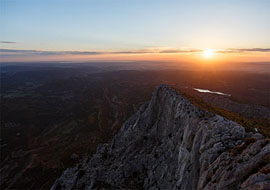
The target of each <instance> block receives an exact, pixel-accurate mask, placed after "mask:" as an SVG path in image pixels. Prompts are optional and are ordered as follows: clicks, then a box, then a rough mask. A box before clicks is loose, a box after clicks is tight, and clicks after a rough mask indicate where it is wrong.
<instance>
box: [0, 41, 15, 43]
mask: <svg viewBox="0 0 270 190" xmlns="http://www.w3.org/2000/svg"><path fill="white" fill-rule="evenodd" d="M0 43H1V44H16V43H17V42H12V41H0Z"/></svg>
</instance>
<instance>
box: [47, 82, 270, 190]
mask: <svg viewBox="0 0 270 190" xmlns="http://www.w3.org/2000/svg"><path fill="white" fill-rule="evenodd" d="M269 162H270V143H269V139H266V138H264V137H263V136H262V135H261V134H259V133H257V134H254V133H251V132H250V133H247V132H245V129H244V128H243V127H242V126H239V125H238V124H236V123H235V122H233V121H230V120H227V119H225V118H223V117H221V116H218V115H215V114H212V113H208V112H206V111H203V110H200V109H198V108H197V107H195V106H194V105H192V104H191V103H190V102H189V101H187V100H186V99H184V98H183V97H182V96H180V95H179V94H177V93H176V92H175V91H174V90H173V89H171V88H169V87H168V86H166V85H161V86H159V87H158V88H157V89H156V90H155V92H154V93H153V96H152V99H151V101H150V102H149V103H148V104H145V105H143V106H142V107H141V108H140V110H139V111H138V112H137V113H136V114H134V115H133V116H132V117H131V118H129V119H128V120H127V121H126V122H125V123H124V124H123V126H122V128H121V130H120V131H119V132H118V133H117V134H116V135H115V136H114V138H113V139H112V140H111V141H110V142H109V143H108V144H104V145H101V146H100V147H99V148H98V149H97V152H96V154H95V155H94V156H93V157H92V158H91V159H87V160H85V161H84V162H83V163H81V164H79V165H77V166H76V167H74V168H70V169H67V170H66V171H65V172H64V173H63V174H62V176H61V177H60V178H59V179H57V180H56V182H55V184H54V185H53V186H52V189H182V190H193V189H194V190H195V189H209V190H214V189H220V190H226V189H230V190H231V189H252V190H253V189H269V187H270V173H269V172H270V164H269Z"/></svg>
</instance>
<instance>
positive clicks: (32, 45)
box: [0, 0, 270, 62]
mask: <svg viewBox="0 0 270 190" xmlns="http://www.w3.org/2000/svg"><path fill="white" fill-rule="evenodd" d="M0 2H1V6H0V7H1V10H0V14H1V15H0V22H1V30H0V49H1V50H0V61H1V62H5V61H39V60H40V61H46V60H48V61H53V60H66V61H68V60H78V61H87V60H166V61H170V60H172V61H198V60H204V59H205V60H207V59H208V60H209V59H212V60H215V61H221V60H222V61H236V62H237V61H240V62H241V61H245V62H246V61H247V62H248V61H250V62H268V61H270V55H269V53H270V37H269V32H270V30H269V28H270V24H269V23H270V22H269V20H270V14H269V7H270V1H269V0H218V1H217V0H196V1H195V0H132V1H131V0H88V1H87V0H57V1H56V0H0ZM207 50H211V51H212V55H211V56H208V57H207V56H204V55H205V54H204V53H205V51H207Z"/></svg>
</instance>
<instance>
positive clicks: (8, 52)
mask: <svg viewBox="0 0 270 190" xmlns="http://www.w3.org/2000/svg"><path fill="white" fill-rule="evenodd" d="M202 51H204V50H202V49H171V48H149V49H141V50H134V51H40V50H24V49H0V56H2V57H12V56H15V57H16V56H35V55H36V56H50V55H105V54H181V53H196V52H202ZM215 52H216V53H247V52H270V48H250V49H247V48H246V49H245V48H242V49H235V48H229V49H224V50H216V51H215Z"/></svg>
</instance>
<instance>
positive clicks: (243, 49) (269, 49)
mask: <svg viewBox="0 0 270 190" xmlns="http://www.w3.org/2000/svg"><path fill="white" fill-rule="evenodd" d="M216 52H217V53H246V52H270V48H239V49H236V48H229V49H225V50H219V51H216Z"/></svg>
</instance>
